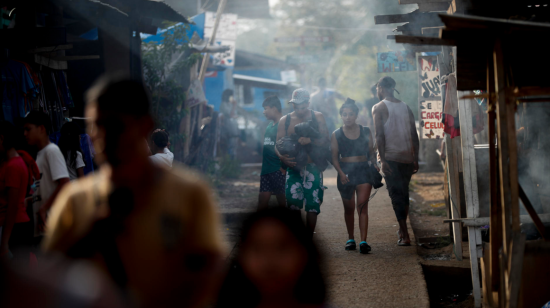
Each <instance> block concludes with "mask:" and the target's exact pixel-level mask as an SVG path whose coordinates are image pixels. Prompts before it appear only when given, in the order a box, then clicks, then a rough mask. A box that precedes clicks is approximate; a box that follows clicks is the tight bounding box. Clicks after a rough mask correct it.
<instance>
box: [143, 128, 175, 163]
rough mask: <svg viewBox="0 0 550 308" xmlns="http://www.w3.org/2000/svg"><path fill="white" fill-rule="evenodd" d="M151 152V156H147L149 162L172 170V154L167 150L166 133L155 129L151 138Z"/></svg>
mask: <svg viewBox="0 0 550 308" xmlns="http://www.w3.org/2000/svg"><path fill="white" fill-rule="evenodd" d="M151 140H152V141H153V142H152V143H151V152H152V153H153V155H152V156H149V159H151V161H152V162H153V163H154V164H156V165H158V166H161V167H165V168H172V162H173V161H174V153H172V152H170V150H168V145H169V144H170V143H169V141H168V133H167V132H165V131H164V130H160V129H157V130H155V132H153V135H152V136H151Z"/></svg>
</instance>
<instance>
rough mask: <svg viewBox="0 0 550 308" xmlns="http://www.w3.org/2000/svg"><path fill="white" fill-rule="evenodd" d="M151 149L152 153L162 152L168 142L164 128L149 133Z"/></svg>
mask: <svg viewBox="0 0 550 308" xmlns="http://www.w3.org/2000/svg"><path fill="white" fill-rule="evenodd" d="M151 141H152V144H151V151H152V152H153V154H155V153H162V152H163V151H164V148H166V147H167V146H168V144H169V142H168V133H167V132H166V131H164V130H157V131H155V132H154V133H153V134H152V135H151Z"/></svg>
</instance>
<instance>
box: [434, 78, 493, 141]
mask: <svg viewBox="0 0 550 308" xmlns="http://www.w3.org/2000/svg"><path fill="white" fill-rule="evenodd" d="M444 101H445V104H444V107H443V115H444V120H443V121H444V124H445V129H444V130H445V132H446V133H447V134H449V135H451V138H454V137H457V136H460V118H459V116H458V91H457V86H456V76H455V74H454V73H452V74H449V76H448V78H447V84H446V96H445V100H444ZM466 102H467V103H469V104H470V108H471V110H472V129H473V133H474V135H475V134H477V133H479V132H481V131H483V129H484V123H483V118H482V116H483V113H482V111H481V108H480V107H479V104H478V103H477V101H476V100H475V99H469V100H466Z"/></svg>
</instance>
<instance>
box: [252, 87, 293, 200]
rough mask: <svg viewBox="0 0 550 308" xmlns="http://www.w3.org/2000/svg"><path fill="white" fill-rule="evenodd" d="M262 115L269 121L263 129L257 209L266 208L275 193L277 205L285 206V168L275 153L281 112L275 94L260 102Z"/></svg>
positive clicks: (279, 102) (279, 103)
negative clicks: (262, 110)
mask: <svg viewBox="0 0 550 308" xmlns="http://www.w3.org/2000/svg"><path fill="white" fill-rule="evenodd" d="M262 106H263V107H264V116H265V117H266V118H267V119H268V120H269V121H271V122H270V123H269V125H268V126H267V128H266V129H265V135H264V149H263V159H262V173H261V175H260V196H259V200H258V210H262V209H266V208H267V207H268V204H269V199H270V198H271V195H275V197H276V198H277V202H278V203H279V206H283V207H284V206H285V205H286V201H285V180H286V169H285V168H283V166H282V165H281V160H280V159H279V157H278V156H277V153H275V141H277V129H278V128H279V120H280V119H281V117H282V116H283V115H282V114H281V110H282V107H281V101H280V100H279V98H278V97H277V96H271V97H268V98H266V99H265V100H264V102H263V103H262Z"/></svg>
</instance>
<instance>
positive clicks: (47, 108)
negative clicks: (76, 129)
mask: <svg viewBox="0 0 550 308" xmlns="http://www.w3.org/2000/svg"><path fill="white" fill-rule="evenodd" d="M0 75H1V82H0V102H1V106H2V108H0V113H1V115H0V120H5V121H8V122H11V123H14V122H15V121H16V120H17V119H19V118H24V117H25V116H26V115H27V113H29V112H30V111H31V110H32V109H33V101H36V100H38V105H39V109H40V110H41V111H43V112H45V113H47V114H48V115H49V116H50V119H51V121H52V127H51V129H52V131H54V132H55V131H59V130H60V129H61V125H63V122H64V115H63V112H64V111H66V110H67V108H72V107H74V101H73V98H72V95H71V92H70V91H69V86H68V85H67V77H66V75H65V72H63V71H59V70H53V69H49V68H45V67H42V68H40V70H39V71H38V72H37V71H35V70H33V69H32V68H31V66H30V65H29V64H27V63H25V62H21V61H17V60H12V59H8V60H7V62H5V64H0Z"/></svg>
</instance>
